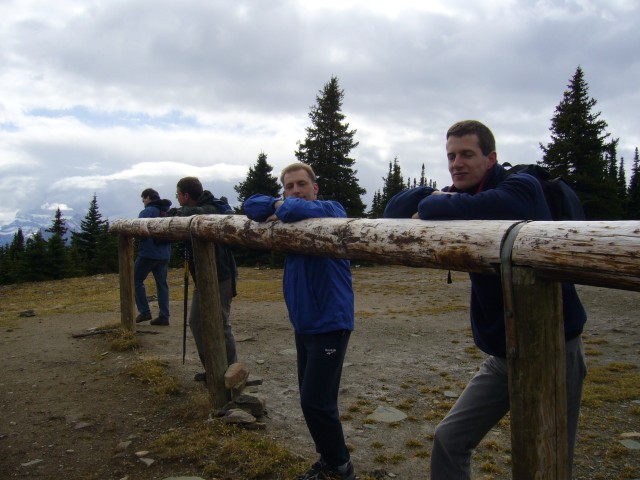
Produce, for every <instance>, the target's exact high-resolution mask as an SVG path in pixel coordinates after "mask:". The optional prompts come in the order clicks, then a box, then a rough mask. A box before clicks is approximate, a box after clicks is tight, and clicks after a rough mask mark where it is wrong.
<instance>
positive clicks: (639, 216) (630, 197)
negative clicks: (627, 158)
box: [625, 147, 640, 220]
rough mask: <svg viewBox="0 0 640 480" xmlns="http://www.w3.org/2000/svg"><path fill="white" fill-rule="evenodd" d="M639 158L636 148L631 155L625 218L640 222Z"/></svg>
mask: <svg viewBox="0 0 640 480" xmlns="http://www.w3.org/2000/svg"><path fill="white" fill-rule="evenodd" d="M639 163H640V158H639V157H638V147H636V150H635V152H634V154H633V164H632V166H631V178H630V179H629V188H628V189H627V203H626V215H625V216H626V218H627V219H628V220H640V165H639Z"/></svg>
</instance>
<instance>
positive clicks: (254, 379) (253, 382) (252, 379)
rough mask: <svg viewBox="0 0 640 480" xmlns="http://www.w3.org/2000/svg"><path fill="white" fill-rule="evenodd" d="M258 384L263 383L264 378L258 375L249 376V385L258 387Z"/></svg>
mask: <svg viewBox="0 0 640 480" xmlns="http://www.w3.org/2000/svg"><path fill="white" fill-rule="evenodd" d="M258 385H262V379H261V378H258V377H251V376H249V379H248V380H247V384H246V386H247V387H256V386H258Z"/></svg>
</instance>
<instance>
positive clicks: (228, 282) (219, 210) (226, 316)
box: [167, 177, 238, 382]
mask: <svg viewBox="0 0 640 480" xmlns="http://www.w3.org/2000/svg"><path fill="white" fill-rule="evenodd" d="M176 198H177V199H178V203H180V208H177V209H176V208H172V209H171V210H169V212H167V215H168V216H179V217H188V216H191V215H201V214H229V213H232V211H231V207H230V206H229V204H228V203H226V202H222V201H221V200H219V199H217V198H216V197H214V196H213V194H212V193H211V192H210V191H209V190H203V188H202V183H200V180H198V179H197V178H196V177H184V178H181V179H180V180H179V181H178V184H177V188H176ZM215 248H216V266H217V270H218V284H219V287H220V303H221V304H222V320H223V324H224V340H225V346H226V350H227V364H228V365H231V364H232V363H236V362H237V361H238V356H237V354H236V340H235V338H234V336H233V329H232V328H231V321H230V316H231V300H232V299H233V297H235V296H236V279H237V275H238V272H237V268H236V262H235V259H234V258H233V254H232V253H231V249H230V248H229V247H228V246H226V245H221V244H219V243H216V247H215ZM185 250H186V254H187V255H188V258H189V272H190V273H191V278H193V283H194V285H195V288H194V291H193V296H192V300H191V311H190V312H189V327H190V329H191V333H192V334H193V339H194V340H195V342H196V348H197V349H198V355H199V356H200V361H201V362H202V365H203V366H204V364H205V363H204V346H203V343H202V320H201V318H200V300H199V299H198V283H197V279H196V270H195V264H194V262H193V252H192V250H191V243H190V242H187V244H186V249H185ZM205 379H206V376H205V373H201V372H199V373H196V375H195V377H194V380H196V381H199V382H203V381H205Z"/></svg>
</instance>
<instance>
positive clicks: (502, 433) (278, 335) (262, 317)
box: [0, 267, 640, 480]
mask: <svg viewBox="0 0 640 480" xmlns="http://www.w3.org/2000/svg"><path fill="white" fill-rule="evenodd" d="M171 275H172V279H173V283H172V285H174V284H175V285H174V286H175V288H172V305H171V309H172V323H171V325H170V326H169V327H150V326H144V327H142V328H143V329H144V330H153V331H157V332H158V333H157V334H142V335H139V337H140V339H141V341H142V346H141V349H140V351H139V352H125V353H117V352H113V351H110V350H109V348H108V342H107V339H106V338H104V336H93V337H86V338H81V339H74V338H72V337H71V334H72V333H77V332H81V331H83V330H85V329H87V328H91V327H97V326H101V325H106V324H111V323H114V322H117V321H118V320H119V314H118V310H117V309H118V306H117V305H114V306H113V308H112V309H110V311H108V312H103V313H84V314H64V313H63V314H55V315H38V306H37V305H35V306H34V305H25V306H24V309H27V308H35V310H36V316H35V317H28V318H21V319H19V321H18V322H16V323H15V325H13V326H10V327H8V328H6V329H3V331H2V334H1V340H0V353H1V354H2V359H3V366H2V369H1V376H0V405H1V407H2V416H0V478H43V479H58V478H68V479H94V478H95V479H98V478H99V479H121V478H125V477H128V478H129V479H156V478H157V479H162V478H166V477H169V476H179V475H185V476H189V475H198V474H199V472H197V471H194V470H193V466H190V465H188V464H187V465H184V464H180V463H160V462H159V463H155V464H153V465H152V466H150V467H147V466H146V465H145V464H143V463H142V462H141V461H140V460H139V459H138V458H137V457H136V456H135V455H134V454H133V453H134V452H136V451H140V450H148V449H149V445H150V444H151V442H152V441H153V440H155V439H157V438H158V437H159V436H160V435H161V434H162V433H164V432H167V431H169V430H170V429H171V428H175V427H176V426H178V425H180V422H181V420H180V419H179V418H178V417H176V415H175V413H174V410H173V408H172V403H169V404H167V405H165V406H164V407H160V408H159V407H158V401H157V399H156V398H155V396H154V394H153V393H152V392H150V391H149V389H148V387H147V386H146V385H144V384H142V383H141V382H140V381H138V380H136V379H133V378H131V376H130V375H129V374H128V371H129V367H130V366H131V365H133V364H135V362H138V361H140V359H141V358H160V359H163V360H166V361H167V362H168V363H169V365H170V373H171V375H175V376H176V377H177V378H178V379H179V380H180V382H181V384H182V386H183V389H184V393H185V394H186V395H189V394H196V393H197V392H199V391H202V390H203V387H202V385H201V384H199V383H196V382H194V381H193V375H194V373H195V372H197V371H199V365H198V363H199V362H198V361H197V355H196V353H195V347H194V345H193V342H192V340H191V337H190V336H189V338H188V353H187V359H186V364H185V365H183V364H182V358H181V357H182V353H181V335H182V326H181V322H180V317H181V311H182V304H181V301H180V300H179V298H180V287H179V283H180V272H179V271H174V272H172V273H171ZM280 275H281V272H279V271H270V270H260V271H257V270H252V269H242V270H241V277H240V283H239V295H238V297H237V298H236V299H235V300H234V304H233V310H232V323H233V325H234V329H235V334H236V338H237V340H238V354H239V358H240V360H241V361H242V362H244V363H245V364H246V365H247V366H248V368H249V370H250V371H251V374H252V375H253V376H256V377H260V378H262V379H263V380H264V383H263V385H262V386H261V387H259V390H258V393H259V394H260V395H262V396H264V397H265V398H266V400H267V408H268V418H267V419H266V423H267V429H266V430H265V431H264V435H266V436H268V437H269V438H272V439H275V440H276V441H278V442H280V443H282V444H284V445H286V446H287V447H288V448H290V449H291V450H293V451H295V452H297V453H299V454H301V455H302V456H304V457H305V458H308V459H309V460H310V461H311V460H313V459H314V456H315V454H314V452H313V445H312V443H311V440H310V438H309V435H308V433H307V431H306V428H305V425H304V421H303V419H302V416H301V414H300V409H299V406H298V395H297V386H296V385H297V383H296V377H295V375H296V372H295V354H294V345H293V337H292V331H291V328H290V325H289V323H288V319H287V315H286V309H285V307H284V304H283V302H282V300H281V296H280V294H279V289H280V279H281V276H280ZM453 279H454V282H453V284H451V285H448V284H447V283H446V272H442V271H432V270H421V269H409V268H401V267H374V268H354V285H355V288H356V331H355V332H354V334H353V336H352V339H351V342H350V346H349V352H348V354H347V358H346V364H345V370H344V375H343V381H342V390H341V411H342V415H343V418H344V422H343V423H344V429H345V434H346V436H347V442H348V444H349V445H350V447H351V449H352V456H353V460H354V463H355V465H356V466H357V468H358V470H359V471H361V472H363V473H364V472H366V473H368V474H373V473H374V472H375V471H381V470H384V471H385V472H387V473H388V474H391V475H394V477H386V478H398V479H412V480H413V479H419V478H427V471H428V464H429V458H428V457H429V452H430V448H431V435H432V433H433V430H434V428H435V426H436V425H437V423H438V421H439V420H440V419H441V418H442V417H443V416H444V414H445V413H446V411H447V410H448V408H449V406H450V405H451V404H452V402H453V401H454V397H455V396H456V395H457V394H459V393H460V392H461V390H462V388H463V387H464V385H465V384H466V382H467V381H468V379H469V378H470V377H471V375H473V373H474V372H475V370H476V368H477V366H478V364H479V363H480V362H481V360H482V358H483V355H482V354H481V353H480V352H478V350H477V349H476V348H475V347H474V346H473V341H472V338H471V336H470V330H469V327H468V308H467V305H468V295H469V282H468V279H467V277H466V275H465V274H455V273H454V277H453ZM112 285H115V283H113V284H112ZM110 288H115V287H110ZM580 291H581V295H582V298H583V299H584V303H585V306H586V308H587V310H588V314H589V323H588V328H587V331H586V334H585V340H586V343H587V349H588V352H589V356H588V361H589V367H590V368H591V369H595V372H596V373H597V372H598V371H599V370H598V369H599V368H603V367H606V366H607V365H611V364H612V363H614V362H615V363H616V364H619V365H626V367H625V372H630V375H631V376H630V377H629V378H631V379H632V380H637V379H638V378H640V377H638V374H637V371H638V367H639V366H640V365H639V362H640V360H639V358H640V357H639V354H640V332H639V327H640V323H639V322H638V316H637V313H636V311H637V309H636V305H637V303H638V300H639V299H640V296H639V295H638V293H634V292H624V291H614V290H604V289H598V288H593V287H581V288H580ZM634 374H635V376H633V375H634ZM625 375H627V373H625ZM625 378H627V377H625ZM638 383H640V382H638ZM612 388H613V387H612ZM625 391H626V395H624V396H623V398H617V399H616V400H604V401H600V403H599V405H598V404H597V403H598V402H595V401H591V400H589V401H586V402H585V405H586V406H585V407H584V408H583V412H582V424H581V431H580V439H579V447H578V450H577V453H576V469H575V476H574V477H575V478H577V479H614V478H640V453H639V451H637V450H628V449H621V448H619V438H620V434H622V433H628V432H640V385H638V384H635V385H630V386H629V385H627V390H625ZM180 398H184V395H182V396H181V397H179V398H178V399H177V400H171V402H173V404H175V403H176V402H180ZM599 398H600V397H598V399H599ZM592 404H593V406H592ZM379 406H390V407H394V408H397V409H400V410H402V411H403V412H405V413H406V414H407V416H408V417H407V418H406V419H405V420H403V421H401V422H398V423H394V424H384V423H372V422H370V421H367V415H368V414H369V413H371V412H372V411H373V410H375V409H376V408H377V407H379ZM123 442H125V443H123ZM126 442H130V443H126ZM509 446H510V439H509V429H508V422H507V421H504V422H501V424H500V425H499V426H498V427H497V428H495V429H494V430H492V432H491V433H490V434H489V435H488V437H487V439H485V441H484V442H483V443H482V444H481V446H480V447H479V448H478V450H477V452H476V454H475V456H474V470H475V477H474V478H478V479H495V480H498V479H508V478H510V463H509V462H510V460H509ZM150 456H152V452H151V454H150ZM378 473H379V472H378ZM625 475H628V476H625Z"/></svg>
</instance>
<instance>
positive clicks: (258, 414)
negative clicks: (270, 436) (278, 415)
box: [213, 363, 267, 430]
mask: <svg viewBox="0 0 640 480" xmlns="http://www.w3.org/2000/svg"><path fill="white" fill-rule="evenodd" d="M224 385H225V387H226V388H228V389H229V391H230V392H231V401H230V402H228V403H227V404H226V405H225V406H223V407H222V408H220V409H218V410H216V411H215V412H213V414H214V416H216V417H222V421H223V422H225V423H228V424H234V425H240V426H243V427H244V428H247V429H251V430H262V429H264V428H266V424H265V423H264V422H263V421H262V420H263V418H264V417H265V415H266V414H267V409H266V404H267V402H266V399H265V398H264V397H261V396H259V395H252V394H249V393H245V388H246V387H255V386H258V385H262V379H259V378H256V379H249V370H248V369H247V367H246V366H245V365H244V364H243V363H233V364H231V365H229V368H227V371H226V372H225V374H224Z"/></svg>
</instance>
